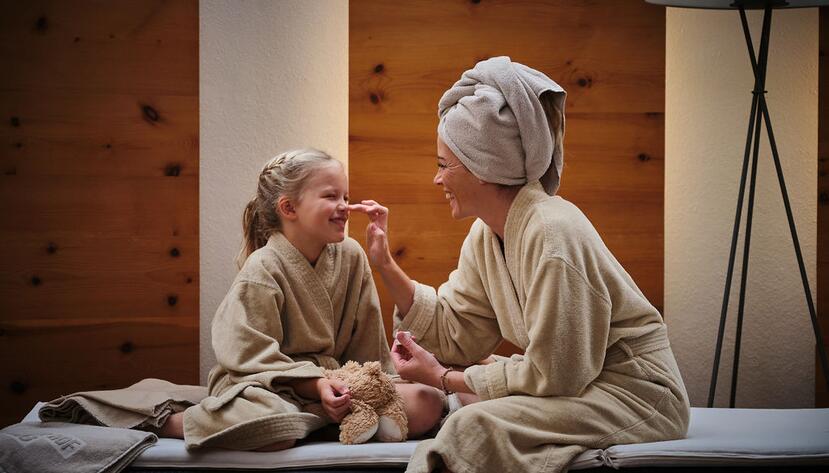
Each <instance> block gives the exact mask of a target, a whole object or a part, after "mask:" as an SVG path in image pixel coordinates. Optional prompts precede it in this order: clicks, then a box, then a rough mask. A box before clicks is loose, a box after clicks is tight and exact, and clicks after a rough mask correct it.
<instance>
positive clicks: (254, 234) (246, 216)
mask: <svg viewBox="0 0 829 473" xmlns="http://www.w3.org/2000/svg"><path fill="white" fill-rule="evenodd" d="M256 207H257V205H256V198H253V199H251V201H250V202H248V205H246V206H245V211H244V212H243V213H242V249H241V250H240V251H239V254H238V255H237V256H236V267H237V268H239V269H241V268H242V265H243V264H244V263H245V260H246V259H247V258H248V256H250V254H251V253H253V252H254V251H256V250H258V249H259V248H262V247H263V246H265V243H267V242H268V239H267V238H266V237H265V236H264V235H262V232H261V230H260V225H259V212H258V211H257V209H256Z"/></svg>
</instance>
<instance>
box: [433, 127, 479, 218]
mask: <svg viewBox="0 0 829 473" xmlns="http://www.w3.org/2000/svg"><path fill="white" fill-rule="evenodd" d="M433 182H434V183H435V185H438V186H443V192H444V193H445V194H446V198H447V199H448V200H449V207H450V208H451V209H452V218H454V219H456V220H460V219H462V218H466V217H477V216H478V215H479V214H478V211H477V203H478V202H479V201H480V199H479V193H480V192H481V191H482V189H481V188H482V185H481V181H479V180H478V178H477V177H475V175H474V174H472V173H471V172H469V170H468V169H466V166H464V165H463V163H461V161H460V159H458V157H457V156H455V153H453V152H452V150H451V149H449V147H448V146H446V143H444V142H443V140H442V139H441V138H440V136H438V172H437V174H435V179H434V180H433Z"/></svg>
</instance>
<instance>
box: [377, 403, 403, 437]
mask: <svg viewBox="0 0 829 473" xmlns="http://www.w3.org/2000/svg"><path fill="white" fill-rule="evenodd" d="M377 415H378V416H379V417H380V420H379V424H380V425H379V427H378V429H377V439H378V440H380V441H381V442H402V441H404V440H406V436H407V435H408V434H409V421H408V419H407V418H406V411H405V409H404V408H403V400H402V399H400V398H399V397H396V398H395V399H393V400H392V401H391V402H389V403H387V404H386V405H384V406H382V407H380V408H379V409H377Z"/></svg>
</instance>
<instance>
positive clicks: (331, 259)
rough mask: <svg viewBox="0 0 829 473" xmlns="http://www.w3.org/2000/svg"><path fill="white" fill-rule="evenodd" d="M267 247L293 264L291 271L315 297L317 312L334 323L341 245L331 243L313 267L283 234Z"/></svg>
mask: <svg viewBox="0 0 829 473" xmlns="http://www.w3.org/2000/svg"><path fill="white" fill-rule="evenodd" d="M265 246H267V247H268V248H271V249H273V250H274V251H276V252H277V253H279V254H280V255H283V256H284V257H285V259H286V260H288V261H289V262H290V263H291V266H292V268H291V269H292V270H293V271H296V272H297V275H298V276H299V277H300V278H301V279H302V281H303V283H305V286H306V287H307V288H308V290H309V292H310V293H311V294H312V295H313V297H312V299H313V301H314V305H315V307H316V308H317V310H318V311H319V312H320V313H321V314H325V315H326V316H327V318H328V319H330V320H331V321H332V322H334V308H333V306H332V304H331V296H332V291H333V289H334V275H335V266H336V264H335V263H336V260H337V256H338V253H339V252H338V250H339V249H340V248H339V245H337V244H331V243H329V244H328V245H325V248H323V249H322V253H320V256H319V258H317V264H316V265H314V266H311V263H310V262H309V261H308V259H307V258H306V257H305V256H304V255H303V254H302V253H301V252H300V251H299V250H298V249H297V248H296V247H295V246H294V245H293V244H292V243H291V242H290V241H288V239H287V238H285V235H283V234H282V233H281V232H275V233H274V234H273V235H271V236H270V238H268V243H267V244H266V245H265Z"/></svg>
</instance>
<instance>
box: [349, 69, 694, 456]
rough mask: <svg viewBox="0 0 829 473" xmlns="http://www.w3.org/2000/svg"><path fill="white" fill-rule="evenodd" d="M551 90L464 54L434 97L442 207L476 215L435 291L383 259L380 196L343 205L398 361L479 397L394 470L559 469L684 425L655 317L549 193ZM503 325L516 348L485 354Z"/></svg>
mask: <svg viewBox="0 0 829 473" xmlns="http://www.w3.org/2000/svg"><path fill="white" fill-rule="evenodd" d="M564 99H565V92H564V90H563V89H562V88H561V87H560V86H559V85H558V84H556V83H555V82H553V81H552V80H550V79H549V78H548V77H547V76H545V75H544V74H542V73H540V72H538V71H536V70H533V69H530V68H528V67H526V66H524V65H521V64H518V63H513V62H511V61H510V59H509V58H507V57H497V58H492V59H489V60H486V61H482V62H479V63H478V64H477V65H476V66H475V67H474V68H473V69H471V70H468V71H466V72H465V73H464V74H463V75H462V77H461V79H460V80H459V81H458V82H457V83H456V84H455V85H454V86H453V87H452V88H451V89H449V90H448V91H447V92H446V93H445V94H444V95H443V97H442V98H441V100H440V103H439V115H440V124H439V125H438V140H437V142H438V146H437V148H438V172H437V175H436V176H435V179H434V183H435V184H436V185H440V186H442V187H443V190H444V192H445V193H446V197H447V199H448V200H449V206H450V208H451V210H452V216H453V217H454V218H456V219H461V218H465V217H475V218H477V220H476V221H475V223H474V224H473V225H472V228H471V229H470V231H469V234H468V235H467V237H466V240H465V241H464V243H463V247H462V249H461V255H460V259H459V262H458V268H457V269H456V270H455V271H453V272H452V274H451V275H450V276H449V280H448V281H447V282H446V283H444V284H443V285H442V286H441V287H440V288H439V289H438V290H437V291H435V289H433V288H431V287H429V286H425V285H423V284H419V283H417V282H415V281H412V280H411V279H409V277H408V276H407V275H406V274H405V273H404V272H403V271H402V270H401V269H400V268H399V267H398V266H397V264H396V263H395V262H394V260H393V258H392V257H391V254H390V252H389V247H388V241H387V210H386V209H385V208H384V207H382V206H381V205H379V204H377V203H376V202H373V201H365V202H363V204H361V205H355V206H352V209H353V210H358V211H363V212H365V213H367V214H368V215H369V217H370V223H369V226H368V229H367V234H368V238H367V245H368V254H369V259H370V261H371V263H372V265H373V266H374V267H375V268H376V269H377V270H378V271H379V273H380V274H381V276H382V278H383V281H384V283H385V284H386V286H387V287H388V288H389V291H390V293H391V295H392V297H393V298H394V301H395V304H396V306H397V314H396V319H397V321H398V324H399V325H398V327H397V328H398V329H399V330H404V331H409V332H410V333H411V334H412V335H413V336H414V338H415V340H416V342H415V341H414V340H412V339H411V338H409V337H406V336H404V335H403V334H402V333H398V336H397V340H396V342H395V346H394V347H393V349H392V357H393V359H394V362H395V366H396V368H397V371H398V373H399V374H400V375H401V376H403V377H404V378H407V379H410V380H413V381H419V382H422V383H426V384H429V385H432V386H435V387H438V388H441V389H443V390H444V391H445V392H447V393H451V392H457V393H470V394H474V395H475V396H473V400H475V399H480V402H476V403H472V404H469V405H467V406H465V407H463V408H461V409H460V410H458V411H457V412H455V413H454V414H452V415H451V416H449V417H448V418H447V419H446V421H445V424H444V425H443V427H442V428H441V430H440V431H439V433H438V434H437V436H436V438H435V439H434V440H427V441H423V442H421V443H420V445H419V446H418V448H417V450H416V451H415V454H414V455H413V456H412V459H411V461H410V463H409V467H408V470H407V471H411V472H425V471H433V470H436V469H448V470H450V471H454V472H467V471H505V472H506V471H545V472H546V471H560V470H563V469H566V468H567V466H568V465H569V463H570V462H571V461H572V460H573V458H574V457H576V456H577V455H578V454H580V453H581V452H583V451H584V450H586V449H588V448H605V447H607V446H609V445H612V444H620V443H636V442H649V441H658V440H668V439H675V438H680V437H682V436H684V434H685V432H686V430H687V425H688V414H689V405H688V400H687V394H686V392H685V387H684V385H683V383H682V379H681V377H680V374H679V370H678V368H677V366H676V362H675V360H674V356H673V353H672V352H671V349H670V345H669V343H668V338H667V332H666V329H665V325H664V323H663V321H662V317H661V316H660V314H659V312H658V311H657V310H656V309H655V308H654V307H653V305H651V304H650V303H649V302H648V301H647V299H646V298H645V296H644V295H643V294H642V292H641V291H640V290H639V289H638V288H637V286H636V284H635V283H634V282H633V280H632V279H631V278H630V276H629V275H628V274H627V272H625V270H624V269H623V268H622V266H621V265H620V264H619V263H618V261H616V259H615V258H614V257H613V255H612V254H611V253H610V251H609V250H608V249H607V247H606V246H605V245H604V243H603V242H602V240H601V238H600V237H599V235H598V234H597V232H596V230H595V229H594V228H593V226H592V225H591V223H590V222H589V221H588V219H587V218H586V217H585V216H584V214H582V213H581V211H579V209H578V208H576V207H575V206H574V205H573V204H571V203H569V202H567V201H566V200H564V199H562V198H561V197H558V196H555V193H556V190H557V189H558V185H559V180H560V176H561V171H562V164H563V152H562V139H563V136H564ZM503 339H506V340H508V341H510V342H511V343H513V344H515V345H517V346H518V347H520V348H522V349H523V350H524V354H523V355H514V356H512V357H511V358H503V357H489V356H490V355H491V354H492V352H493V351H494V350H495V348H496V347H497V346H498V344H499V343H500V342H501V340H503ZM430 352H431V353H430ZM432 353H433V354H434V355H432ZM486 357H489V358H487V362H486V363H480V364H476V362H477V361H478V360H481V359H484V358H486ZM444 365H446V366H444ZM451 365H462V366H469V367H468V368H466V369H465V370H463V371H454V370H452V369H451V368H449V367H448V366H451ZM470 365H471V366H470Z"/></svg>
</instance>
